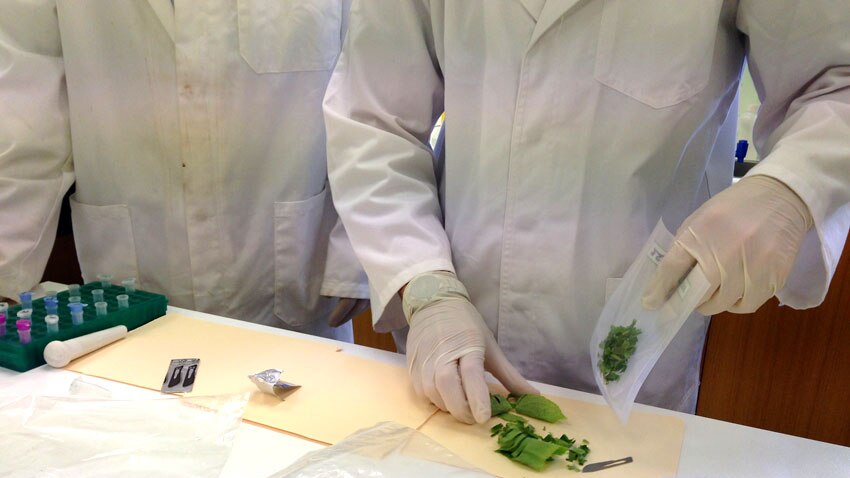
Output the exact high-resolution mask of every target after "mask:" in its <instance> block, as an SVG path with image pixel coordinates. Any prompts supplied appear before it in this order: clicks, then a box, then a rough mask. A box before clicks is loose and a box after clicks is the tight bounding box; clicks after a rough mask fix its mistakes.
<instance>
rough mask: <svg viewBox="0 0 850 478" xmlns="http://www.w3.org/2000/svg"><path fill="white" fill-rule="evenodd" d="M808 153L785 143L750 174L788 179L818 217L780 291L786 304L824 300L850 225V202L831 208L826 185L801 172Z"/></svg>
mask: <svg viewBox="0 0 850 478" xmlns="http://www.w3.org/2000/svg"><path fill="white" fill-rule="evenodd" d="M805 157H806V153H804V152H798V151H795V150H794V148H789V147H783V148H781V149H777V150H775V151H774V152H772V153H771V154H770V155H769V156H767V157H766V158H764V159H763V160H762V161H761V162H760V163H759V164H758V165H756V166H755V167H753V169H751V170H750V172H749V174H747V176H757V175H762V176H769V177H771V178H774V179H776V180H778V181H781V182H782V183H784V184H785V185H786V186H788V187H789V188H791V190H792V191H794V192H795V193H796V194H797V195H798V196H799V197H800V199H802V200H803V202H804V203H805V204H806V206H807V207H808V208H809V212H810V213H811V215H812V219H813V220H814V227H812V229H810V230H809V232H808V234H807V235H806V237H805V238H804V240H803V244H802V245H801V247H800V251H799V252H798V253H797V258H796V260H795V262H794V266H793V268H792V269H791V273H790V274H789V276H788V279H787V280H786V282H785V286H784V287H783V288H782V289H780V290H779V291H778V292H777V293H776V296H777V297H778V298H779V301H780V302H781V303H782V304H784V305H788V306H791V307H793V308H795V309H807V308H810V307H816V306H818V305H820V304H821V303H822V302H823V300H824V298H825V297H826V292H827V290H828V289H829V284H830V282H831V280H832V276H833V274H834V273H835V269H836V267H837V266H838V260H839V259H840V257H841V252H842V251H843V250H844V243H845V241H846V239H847V230H848V227H850V205H846V204H845V205H844V206H843V207H841V208H839V209H838V210H832V211H831V210H830V205H829V203H828V202H827V201H826V200H824V199H823V197H824V191H823V190H822V189H823V188H822V187H819V186H818V185H816V184H813V183H812V181H811V178H809V177H806V176H805V175H803V174H800V172H799V170H800V168H801V167H804V166H805V164H804V163H805Z"/></svg>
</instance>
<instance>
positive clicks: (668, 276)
mask: <svg viewBox="0 0 850 478" xmlns="http://www.w3.org/2000/svg"><path fill="white" fill-rule="evenodd" d="M812 224H813V219H812V215H811V213H809V209H808V207H807V206H806V204H805V203H804V202H803V201H802V200H801V199H800V198H799V197H798V196H797V195H796V194H795V193H794V191H792V190H791V189H790V188H788V186H786V185H785V184H783V183H782V182H780V181H778V180H776V179H773V178H771V177H769V176H760V175H756V176H751V177H745V178H744V179H741V180H740V181H738V183H736V184H734V185H732V186H731V187H729V188H728V189H726V190H725V191H723V192H721V193H720V194H718V195H717V196H715V197H713V198H711V199H710V200H708V201H706V203H705V204H703V205H702V206H701V207H700V208H699V209H697V210H696V211H694V213H693V214H691V215H690V217H688V218H687V219H686V220H685V222H684V223H683V224H682V227H680V228H679V231H678V232H677V234H676V240H675V242H674V244H673V246H672V247H671V248H670V251H669V252H668V253H667V255H666V256H665V257H664V259H663V260H662V261H661V263H660V264H659V265H658V269H657V270H656V271H655V274H654V275H653V277H652V279H651V280H650V283H649V285H648V286H647V288H646V291H645V292H644V296H643V305H644V307H647V308H651V309H655V308H658V307H661V305H663V304H664V302H665V301H666V300H667V298H668V297H669V296H670V294H671V293H672V292H673V290H674V289H675V288H676V287H677V286H678V285H679V283H680V282H681V281H682V279H683V278H684V277H685V276H686V275H687V274H688V272H689V271H690V269H691V268H693V267H694V265H698V266H699V267H700V268H702V271H703V272H704V273H705V276H706V277H707V278H708V280H709V282H710V283H711V285H712V288H711V289H709V292H708V294H706V296H705V297H704V298H703V300H702V302H701V304H700V305H699V306H698V307H697V310H699V312H700V313H702V314H705V315H713V314H717V313H720V312H723V311H730V312H735V313H739V314H744V313H750V312H754V311H755V310H756V309H758V308H759V307H761V305H762V304H764V303H765V302H766V301H767V300H768V299H770V298H771V297H773V295H774V294H776V291H778V290H779V289H781V288H782V287H783V286H784V285H785V280H786V279H787V278H788V274H789V273H790V272H791V268H792V266H793V265H794V260H795V258H796V257H797V252H798V251H799V249H800V246H801V245H802V243H803V239H804V238H805V236H806V232H807V231H808V230H809V228H811V227H812Z"/></svg>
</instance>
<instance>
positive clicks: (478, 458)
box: [420, 389, 685, 478]
mask: <svg viewBox="0 0 850 478" xmlns="http://www.w3.org/2000/svg"><path fill="white" fill-rule="evenodd" d="M495 391H496V390H495V389H494V392H495ZM497 393H502V394H504V393H505V392H504V391H501V392H497ZM548 398H549V399H551V400H552V401H554V402H555V403H557V404H558V406H560V407H561V410H562V411H563V412H564V415H566V416H567V419H566V420H562V421H561V422H559V423H554V424H553V423H546V422H542V421H540V420H535V419H531V418H530V419H529V420H528V421H529V423H531V424H532V425H534V428H535V430H536V431H537V433H538V434H540V435H543V436H545V435H546V434H547V433H552V434H553V435H555V436H558V437H560V436H561V434H562V433H566V434H567V436H569V437H570V438H575V439H576V443H577V444H578V443H580V442H581V440H582V439H586V440H588V441H589V442H590V445H588V446H589V447H590V454H589V455H588V461H587V463H596V462H600V461H607V460H616V459H618V458H625V457H627V456H631V457H632V458H633V459H634V462H633V463H629V464H626V465H622V466H617V467H613V468H609V469H607V470H602V471H597V472H593V473H592V474H590V475H583V474H581V475H579V474H578V473H576V472H574V471H570V470H568V469H567V466H566V462H565V461H564V459H563V458H556V459H555V460H554V461H553V462H551V463H549V466H547V467H546V469H545V470H544V471H542V472H536V471H534V470H532V469H530V468H527V467H525V466H523V465H520V464H517V463H514V462H512V461H511V460H509V459H507V458H505V457H504V456H502V455H500V454H498V453H496V452H494V450H496V449H497V448H499V445H498V443H497V442H496V438H495V437H491V436H490V427H492V426H493V425H495V424H496V423H503V421H502V420H500V419H498V418H492V419H490V421H489V422H487V423H486V424H483V425H475V426H470V425H464V424H461V423H458V422H457V420H455V419H453V418H452V417H451V416H450V415H449V414H447V413H443V412H440V413H437V414H436V415H434V416H433V417H432V418H431V419H430V420H428V422H427V423H426V424H425V426H423V427H422V428H421V429H420V431H421V432H422V433H424V434H426V435H428V436H429V437H431V438H433V439H434V440H436V441H438V442H440V443H441V444H442V445H443V446H445V447H446V448H448V449H449V450H452V451H453V452H455V453H456V454H457V455H458V456H459V457H461V458H463V459H464V460H466V461H467V462H469V463H470V464H471V465H473V466H476V467H478V468H481V469H482V470H484V471H487V472H489V473H492V474H494V475H496V476H500V477H503V478H520V477H535V476H554V477H565V478H570V477H572V478H576V477H577V476H589V477H593V478H661V477H673V476H676V470H677V469H678V467H679V455H680V453H681V450H682V441H683V439H684V433H685V423H684V422H683V421H682V419H681V418H678V417H672V416H661V415H654V414H650V413H641V412H632V414H631V417H630V419H629V423H628V426H625V427H624V426H622V425H620V422H619V421H618V420H617V417H616V415H614V412H613V411H612V410H611V409H610V408H609V407H608V406H606V405H596V404H593V403H587V402H582V401H578V400H572V399H569V398H564V397H554V396H548Z"/></svg>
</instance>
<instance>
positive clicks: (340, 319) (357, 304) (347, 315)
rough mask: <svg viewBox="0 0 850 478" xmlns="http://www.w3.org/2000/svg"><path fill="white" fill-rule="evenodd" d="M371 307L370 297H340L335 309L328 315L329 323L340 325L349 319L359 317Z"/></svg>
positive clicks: (334, 325) (332, 325) (333, 325)
mask: <svg viewBox="0 0 850 478" xmlns="http://www.w3.org/2000/svg"><path fill="white" fill-rule="evenodd" d="M368 308H369V299H354V298H351V297H340V298H339V302H337V304H336V307H334V310H332V311H331V314H330V315H329V316H328V325H329V326H331V327H339V326H340V325H342V324H344V323H346V322H348V321H349V320H351V319H353V318H355V317H357V316H358V315H360V314H361V313H363V311H365V310H366V309H368Z"/></svg>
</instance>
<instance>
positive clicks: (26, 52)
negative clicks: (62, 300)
mask: <svg viewBox="0 0 850 478" xmlns="http://www.w3.org/2000/svg"><path fill="white" fill-rule="evenodd" d="M2 10H3V11H2V14H0V295H2V296H7V297H17V295H16V294H17V293H18V292H19V291H22V290H29V289H31V288H32V287H33V286H34V285H36V284H37V283H38V282H39V281H40V280H41V277H42V274H43V273H44V267H45V265H46V264H47V259H48V257H49V256H50V251H51V249H52V248H53V242H54V239H55V236H56V223H57V221H58V218H59V207H60V205H61V203H62V197H63V196H64V194H65V192H67V190H68V188H70V186H71V184H72V183H73V180H74V175H73V172H72V170H71V159H70V152H71V144H70V130H69V124H68V103H67V93H66V89H65V79H64V67H63V63H62V49H61V45H60V40H59V25H58V19H57V16H56V6H55V1H52V0H4V1H3V8H2Z"/></svg>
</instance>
